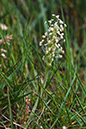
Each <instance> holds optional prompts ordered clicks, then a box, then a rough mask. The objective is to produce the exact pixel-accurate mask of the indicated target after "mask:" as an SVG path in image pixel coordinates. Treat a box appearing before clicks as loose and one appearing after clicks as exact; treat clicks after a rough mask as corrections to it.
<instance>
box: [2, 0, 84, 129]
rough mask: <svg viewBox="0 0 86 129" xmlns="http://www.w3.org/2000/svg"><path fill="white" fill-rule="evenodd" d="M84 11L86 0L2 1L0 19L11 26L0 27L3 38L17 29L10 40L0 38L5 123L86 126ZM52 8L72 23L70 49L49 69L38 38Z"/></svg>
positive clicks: (36, 127) (36, 128)
mask: <svg viewBox="0 0 86 129" xmlns="http://www.w3.org/2000/svg"><path fill="white" fill-rule="evenodd" d="M85 12H86V1H85V0H83V1H80V0H77V1H75V2H74V1H73V0H71V1H69V0H62V1H60V0H46V1H44V0H35V1H34V0H9V2H8V0H1V1H0V23H3V24H5V25H6V26H7V27H8V30H2V29H1V28H0V39H4V41H5V40H6V35H13V36H12V37H13V39H11V40H10V41H9V43H10V45H8V44H7V43H5V44H4V43H2V44H0V64H1V67H0V128H1V129H2V128H5V129H6V128H10V129H15V128H16V129H21V128H26V129H40V128H41V126H42V128H43V129H49V128H50V129H57V128H58V129H62V128H63V126H66V127H67V128H69V129H70V128H71V129H78V128H79V129H82V128H83V129H84V128H85V127H86V22H85ZM53 13H54V14H57V15H60V17H61V19H63V20H64V21H65V23H66V24H67V28H66V29H65V39H66V42H65V44H64V45H63V47H64V50H65V54H64V56H63V58H62V59H61V60H58V61H55V62H54V63H53V66H52V68H50V69H49V71H48V74H47V69H46V66H45V63H44V62H43V61H42V56H43V52H42V50H41V48H40V46H39V42H40V41H41V39H42V35H43V33H44V32H46V31H47V26H46V24H44V21H45V20H48V19H51V18H52V14H53ZM5 42H7V40H6V41H5ZM1 48H3V49H5V50H7V53H6V54H5V55H6V57H7V59H4V58H3V57H2V56H1V53H2V52H1ZM46 74H47V76H46ZM45 80H46V82H44V81H45ZM42 82H43V83H42ZM44 85H45V86H44ZM41 89H42V90H43V94H41ZM26 100H27V101H26ZM34 108H35V110H34Z"/></svg>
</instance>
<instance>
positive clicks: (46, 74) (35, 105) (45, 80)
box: [30, 68, 49, 116]
mask: <svg viewBox="0 0 86 129" xmlns="http://www.w3.org/2000/svg"><path fill="white" fill-rule="evenodd" d="M48 70H49V69H48V68H46V71H45V76H44V82H43V83H44V84H43V87H41V93H40V97H41V98H42V95H43V89H44V88H45V86H46V83H47V77H48V73H49V71H48ZM38 102H39V97H37V100H36V102H35V104H34V107H33V109H32V112H31V114H30V116H32V115H33V114H34V113H35V110H36V108H37V106H38Z"/></svg>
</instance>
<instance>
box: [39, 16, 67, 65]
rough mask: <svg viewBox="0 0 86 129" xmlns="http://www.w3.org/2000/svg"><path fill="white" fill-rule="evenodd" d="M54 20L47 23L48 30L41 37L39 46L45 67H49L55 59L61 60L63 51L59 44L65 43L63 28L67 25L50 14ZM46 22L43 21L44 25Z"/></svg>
mask: <svg viewBox="0 0 86 129" xmlns="http://www.w3.org/2000/svg"><path fill="white" fill-rule="evenodd" d="M52 16H53V17H54V19H56V22H55V21H54V19H51V20H49V21H48V24H49V29H48V32H45V33H44V35H42V41H40V43H39V45H40V46H42V48H43V51H44V53H45V55H44V56H43V58H42V59H43V60H44V62H45V63H46V64H47V66H51V65H52V62H53V61H54V59H55V58H62V54H64V50H63V48H62V46H61V42H62V41H63V42H65V39H64V27H66V26H67V25H66V24H65V23H64V22H63V21H62V20H61V19H60V18H59V15H55V14H52ZM46 23H47V22H46V21H45V23H44V24H46Z"/></svg>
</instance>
